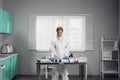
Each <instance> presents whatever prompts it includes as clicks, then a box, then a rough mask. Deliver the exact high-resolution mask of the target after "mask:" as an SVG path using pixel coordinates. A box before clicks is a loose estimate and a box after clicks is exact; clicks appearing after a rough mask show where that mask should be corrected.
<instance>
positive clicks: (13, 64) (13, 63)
mask: <svg viewBox="0 0 120 80" xmlns="http://www.w3.org/2000/svg"><path fill="white" fill-rule="evenodd" d="M17 74H18V59H17V56H13V57H11V75H10V76H11V79H12V78H13V77H14V76H16V75H17Z"/></svg>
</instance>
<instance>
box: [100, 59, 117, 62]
mask: <svg viewBox="0 0 120 80" xmlns="http://www.w3.org/2000/svg"><path fill="white" fill-rule="evenodd" d="M102 61H104V62H105V61H106V62H107V61H108V62H114V61H115V62H117V61H118V59H113V60H102Z"/></svg>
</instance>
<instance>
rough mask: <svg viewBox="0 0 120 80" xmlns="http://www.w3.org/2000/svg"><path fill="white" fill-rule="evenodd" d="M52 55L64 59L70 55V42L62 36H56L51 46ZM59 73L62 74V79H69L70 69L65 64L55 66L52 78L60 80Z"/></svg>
mask: <svg viewBox="0 0 120 80" xmlns="http://www.w3.org/2000/svg"><path fill="white" fill-rule="evenodd" d="M50 52H51V53H50V55H51V56H52V57H55V58H58V59H62V58H63V57H65V56H68V55H69V42H68V40H67V39H66V38H65V37H64V36H62V37H58V36H56V37H55V38H54V40H53V41H52V43H51V46H50ZM59 73H60V74H61V75H62V80H68V71H67V69H66V66H65V65H60V66H54V67H53V71H52V80H59Z"/></svg>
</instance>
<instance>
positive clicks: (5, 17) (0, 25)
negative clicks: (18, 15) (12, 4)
mask: <svg viewBox="0 0 120 80" xmlns="http://www.w3.org/2000/svg"><path fill="white" fill-rule="evenodd" d="M11 28H12V15H11V14H10V13H9V12H8V11H6V10H4V9H2V8H0V33H11Z"/></svg>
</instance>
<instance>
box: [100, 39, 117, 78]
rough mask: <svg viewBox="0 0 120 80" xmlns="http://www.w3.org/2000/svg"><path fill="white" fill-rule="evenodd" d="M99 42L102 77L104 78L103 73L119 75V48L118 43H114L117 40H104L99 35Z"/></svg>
mask: <svg viewBox="0 0 120 80" xmlns="http://www.w3.org/2000/svg"><path fill="white" fill-rule="evenodd" d="M100 44H101V45H100V55H101V56H100V60H101V61H100V72H101V77H102V79H104V76H105V74H118V75H119V50H118V45H116V44H118V42H117V40H110V39H109V40H107V39H106V40H105V39H104V38H103V37H101V42H100ZM108 58H109V59H108ZM107 59H108V60H107Z"/></svg>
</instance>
